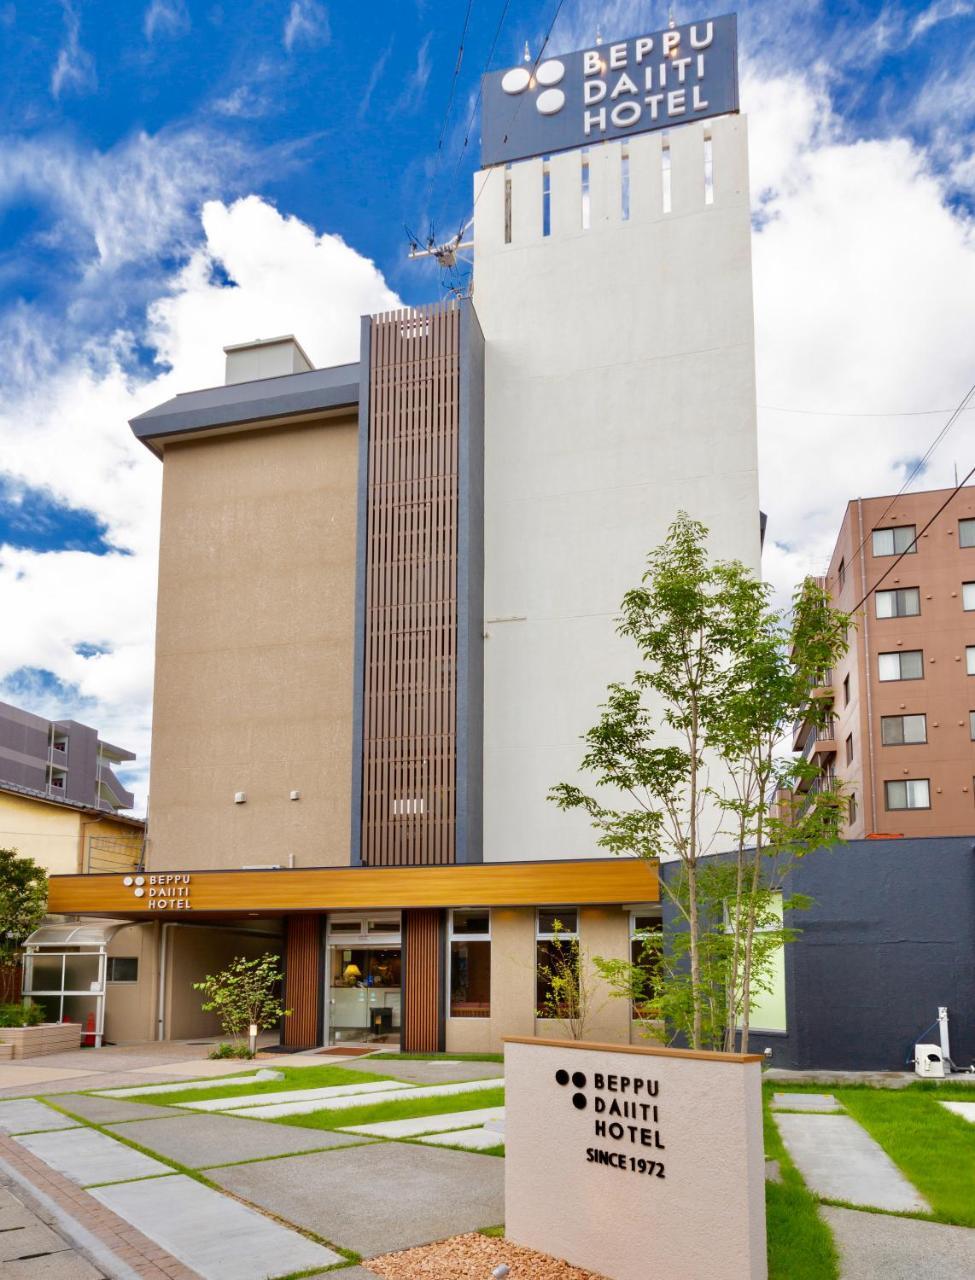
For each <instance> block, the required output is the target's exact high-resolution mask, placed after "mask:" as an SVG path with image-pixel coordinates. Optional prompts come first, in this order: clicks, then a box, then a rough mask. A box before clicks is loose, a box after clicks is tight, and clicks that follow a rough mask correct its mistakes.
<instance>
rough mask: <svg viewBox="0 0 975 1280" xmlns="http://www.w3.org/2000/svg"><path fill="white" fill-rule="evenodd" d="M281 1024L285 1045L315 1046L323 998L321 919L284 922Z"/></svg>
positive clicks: (295, 918) (310, 917) (293, 918)
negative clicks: (283, 1014)
mask: <svg viewBox="0 0 975 1280" xmlns="http://www.w3.org/2000/svg"><path fill="white" fill-rule="evenodd" d="M285 925H286V929H287V936H286V938H285V957H284V975H285V978H284V1007H285V1008H286V1009H290V1010H291V1017H290V1018H285V1020H284V1035H283V1037H282V1039H283V1042H284V1043H285V1044H290V1045H300V1046H301V1047H302V1048H310V1047H311V1046H312V1045H316V1044H318V1025H319V1023H318V1019H319V1012H320V1010H321V1007H322V1000H323V998H324V996H323V992H322V991H321V988H320V986H319V980H320V974H321V957H322V918H321V916H317V915H300V916H297V915H296V916H287V917H286V920H285Z"/></svg>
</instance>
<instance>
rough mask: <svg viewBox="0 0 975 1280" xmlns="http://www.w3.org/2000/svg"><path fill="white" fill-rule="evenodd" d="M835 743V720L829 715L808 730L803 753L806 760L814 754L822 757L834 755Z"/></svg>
mask: <svg viewBox="0 0 975 1280" xmlns="http://www.w3.org/2000/svg"><path fill="white" fill-rule="evenodd" d="M836 743H837V738H836V721H835V720H834V719H833V717H832V716H830V718H829V719H828V720H827V721H826V723H825V724H821V725H818V726H817V727H816V728H815V729H813V730H811V731H810V734H809V737H808V738H807V739H806V745H805V748H804V750H803V755H804V756H805V757H806V759H807V760H811V759H812V758H813V757H814V756H819V757H821V758H823V759H825V758H826V757H827V756H835V755H836V749H837V748H836Z"/></svg>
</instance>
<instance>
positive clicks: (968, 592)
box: [961, 582, 975, 612]
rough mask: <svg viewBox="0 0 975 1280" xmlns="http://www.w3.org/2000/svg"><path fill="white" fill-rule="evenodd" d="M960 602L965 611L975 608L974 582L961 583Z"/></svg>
mask: <svg viewBox="0 0 975 1280" xmlns="http://www.w3.org/2000/svg"><path fill="white" fill-rule="evenodd" d="M961 603H962V607H963V608H964V609H965V610H966V612H970V611H971V610H972V609H975V582H963V583H962V584H961Z"/></svg>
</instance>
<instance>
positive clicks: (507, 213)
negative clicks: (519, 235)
mask: <svg viewBox="0 0 975 1280" xmlns="http://www.w3.org/2000/svg"><path fill="white" fill-rule="evenodd" d="M504 242H505V244H511V165H510V164H506V165H505V166H504Z"/></svg>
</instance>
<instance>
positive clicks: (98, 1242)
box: [0, 1134, 199, 1280]
mask: <svg viewBox="0 0 975 1280" xmlns="http://www.w3.org/2000/svg"><path fill="white" fill-rule="evenodd" d="M0 1170H2V1171H3V1173H5V1174H6V1175H7V1176H8V1177H9V1178H11V1179H12V1181H14V1182H15V1183H17V1184H18V1185H19V1186H21V1187H23V1188H24V1189H25V1190H26V1191H27V1192H28V1193H29V1194H30V1195H31V1196H32V1197H33V1198H34V1199H35V1200H37V1201H38V1202H39V1203H40V1204H41V1205H42V1206H43V1207H44V1208H45V1209H47V1210H48V1211H49V1212H50V1213H51V1214H52V1215H53V1217H54V1220H55V1226H57V1227H58V1228H59V1229H60V1230H61V1231H62V1233H63V1234H64V1235H65V1236H66V1237H67V1238H68V1239H69V1240H70V1241H71V1242H72V1243H73V1244H75V1245H76V1246H77V1247H78V1248H79V1249H81V1250H82V1251H84V1252H85V1253H87V1254H88V1256H89V1257H91V1258H92V1259H94V1261H95V1262H96V1264H97V1265H98V1266H100V1267H101V1268H102V1269H103V1270H104V1271H106V1272H107V1273H108V1274H109V1275H111V1276H113V1277H116V1280H199V1275H198V1273H197V1272H195V1271H191V1270H190V1268H189V1267H186V1266H184V1265H183V1264H182V1263H181V1262H179V1261H178V1260H177V1259H176V1258H174V1257H173V1256H172V1254H171V1253H167V1251H166V1250H165V1249H161V1248H160V1247H159V1245H157V1244H155V1243H154V1241H152V1240H150V1239H149V1238H148V1237H147V1236H144V1235H143V1234H142V1232H141V1231H137V1230H136V1229H135V1228H134V1227H130V1226H129V1224H128V1223H127V1222H125V1221H124V1219H122V1218H120V1217H119V1216H118V1214H115V1213H113V1212H112V1211H111V1210H110V1209H106V1208H105V1207H104V1205H101V1204H99V1203H98V1201H97V1200H96V1199H95V1198H94V1197H93V1196H90V1195H89V1194H88V1192H87V1191H82V1190H81V1188H80V1187H78V1186H77V1185H76V1184H75V1183H73V1182H71V1181H70V1180H69V1179H68V1178H65V1177H63V1176H62V1175H61V1174H60V1173H57V1172H55V1170H53V1169H52V1168H51V1167H50V1166H49V1165H46V1164H44V1163H43V1161H41V1160H38V1159H37V1158H36V1157H35V1156H33V1155H31V1153H30V1152H29V1151H27V1150H26V1149H25V1148H24V1147H23V1146H21V1145H20V1144H19V1143H17V1142H14V1141H13V1140H12V1139H11V1138H8V1137H7V1136H6V1134H0Z"/></svg>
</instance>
